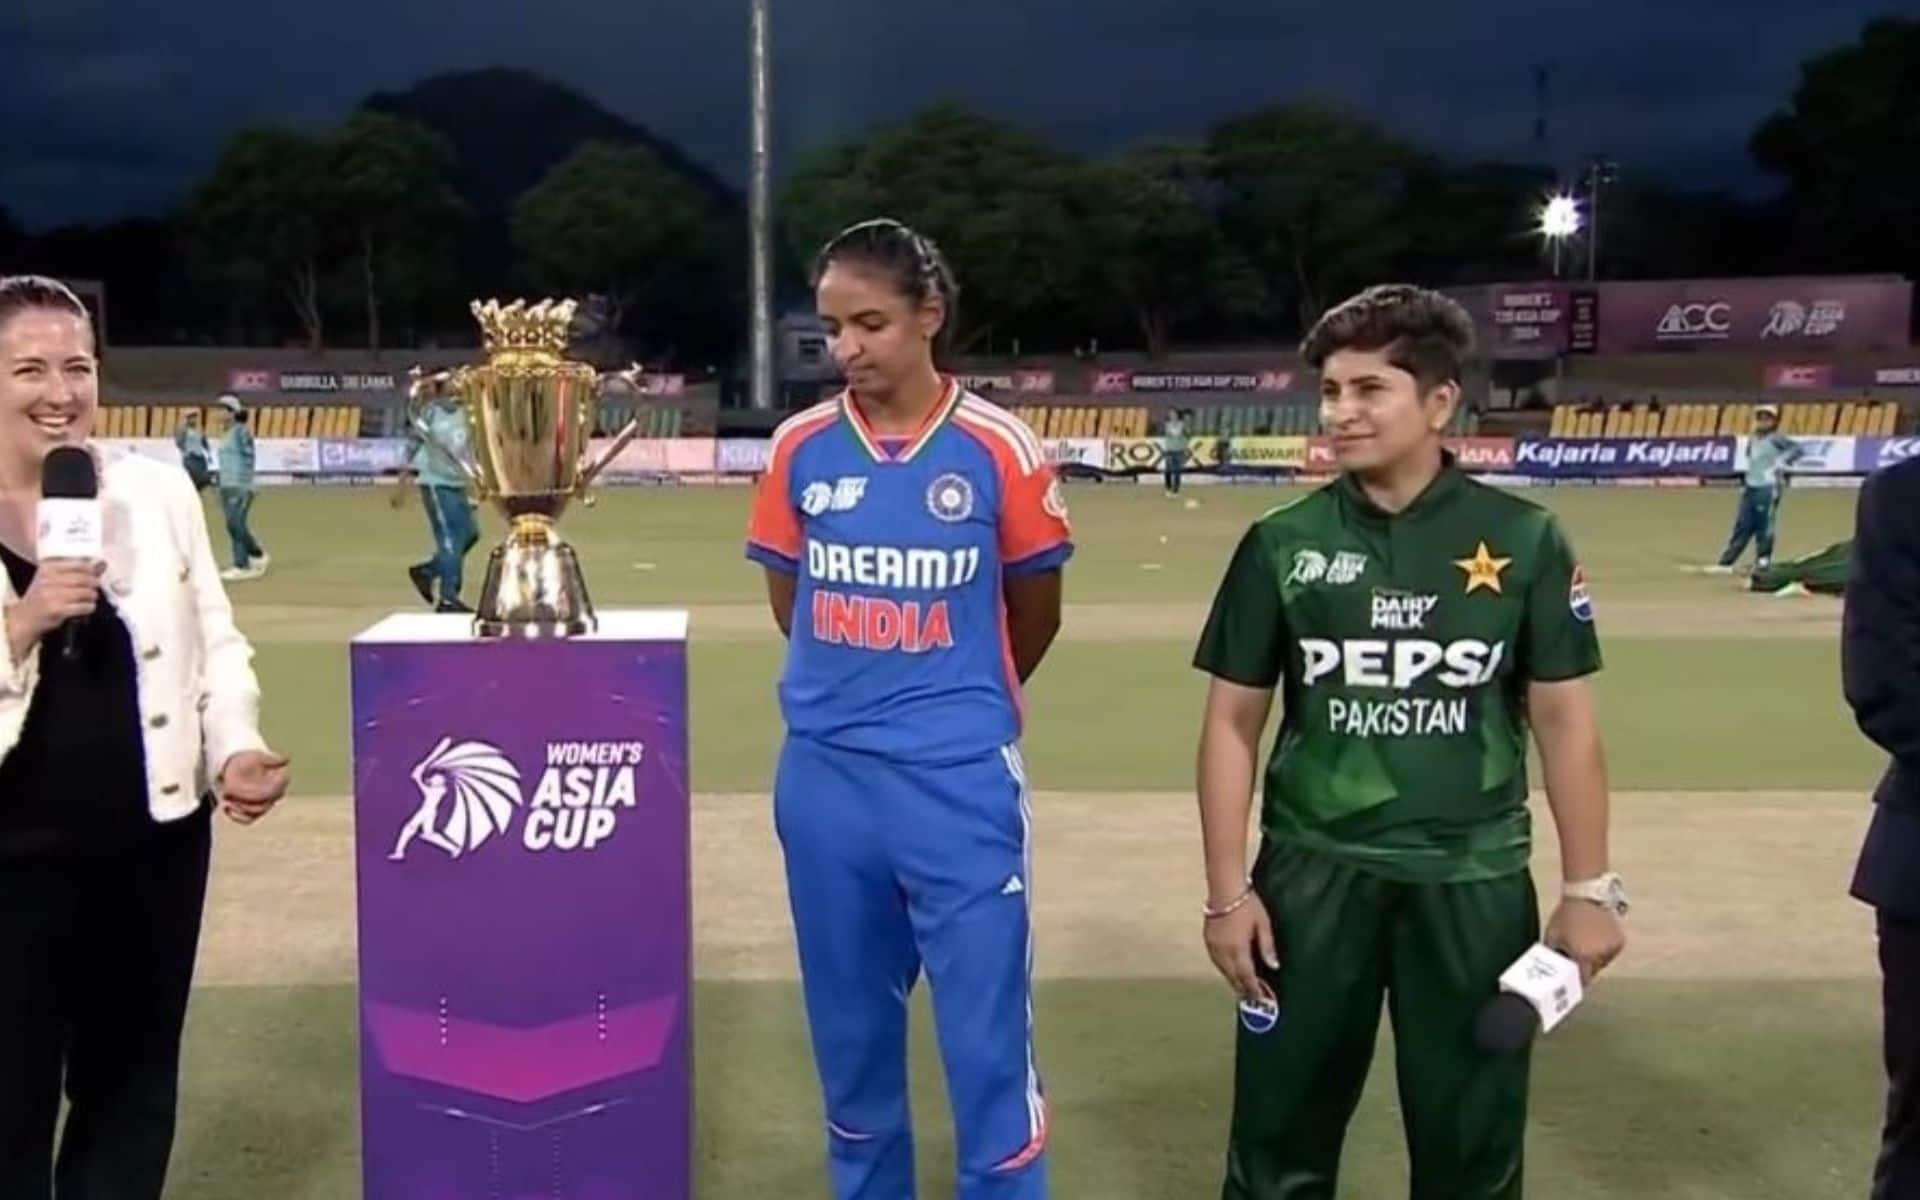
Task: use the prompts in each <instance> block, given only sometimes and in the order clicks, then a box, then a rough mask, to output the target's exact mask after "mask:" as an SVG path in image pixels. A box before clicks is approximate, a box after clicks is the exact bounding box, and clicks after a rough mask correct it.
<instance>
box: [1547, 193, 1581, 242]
mask: <svg viewBox="0 0 1920 1200" xmlns="http://www.w3.org/2000/svg"><path fill="white" fill-rule="evenodd" d="M1579 232H1580V202H1579V201H1578V200H1575V199H1574V198H1573V197H1572V196H1554V197H1551V198H1549V199H1548V200H1547V202H1546V204H1544V205H1542V206H1541V209H1540V235H1541V236H1542V237H1546V238H1552V239H1555V240H1559V239H1562V238H1570V237H1572V236H1573V235H1574V234H1576V233H1579Z"/></svg>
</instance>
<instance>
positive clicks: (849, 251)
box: [811, 217, 960, 347]
mask: <svg viewBox="0 0 1920 1200" xmlns="http://www.w3.org/2000/svg"><path fill="white" fill-rule="evenodd" d="M839 262H848V263H859V264H860V265H862V266H867V267H872V268H874V269H876V270H878V271H880V272H881V273H882V274H884V275H885V276H886V277H887V278H888V279H889V280H890V281H892V283H893V287H894V290H895V291H897V292H899V293H900V295H902V296H904V297H905V298H906V299H907V301H908V302H909V303H912V304H924V303H926V301H927V300H928V299H929V298H931V297H934V296H938V297H940V301H941V304H942V306H943V307H944V308H945V309H946V314H947V315H946V320H945V321H944V322H942V323H941V326H940V336H939V338H938V339H937V341H938V343H939V344H940V345H941V346H943V347H944V346H945V344H946V343H947V341H948V340H949V338H950V336H951V333H952V330H953V327H954V319H955V317H956V316H957V315H958V314H959V311H960V283H959V281H958V280H956V279H955V278H954V276H953V268H952V267H949V266H948V265H947V260H946V257H945V256H944V255H942V254H941V253H940V247H938V246H936V245H934V243H933V240H932V239H931V238H927V237H923V236H921V235H920V234H918V233H915V232H914V231H913V230H912V229H910V228H908V227H907V226H906V225H903V224H901V223H900V222H899V221H896V220H894V219H892V218H891V217H878V218H875V219H874V220H871V221H862V222H860V223H859V224H858V225H849V226H848V227H847V228H845V229H843V230H841V231H840V232H839V233H837V234H835V235H833V237H832V238H830V239H828V241H827V244H826V245H824V246H822V247H820V252H819V253H818V254H816V255H814V257H813V272H812V275H811V282H812V284H813V286H814V287H819V286H820V280H821V279H822V278H823V277H824V276H825V275H826V273H827V268H828V267H831V266H832V265H833V264H835V263H839Z"/></svg>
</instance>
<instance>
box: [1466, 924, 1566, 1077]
mask: <svg viewBox="0 0 1920 1200" xmlns="http://www.w3.org/2000/svg"><path fill="white" fill-rule="evenodd" d="M1585 995H1586V987H1585V984H1584V981H1583V980H1582V979H1581V976H1580V965H1579V964H1578V963H1576V962H1574V961H1573V960H1572V959H1571V958H1568V957H1567V956H1566V955H1564V954H1562V953H1560V952H1559V951H1558V950H1555V949H1553V948H1552V947H1551V946H1547V945H1543V944H1541V943H1539V942H1535V943H1534V944H1533V945H1532V946H1529V947H1528V948H1527V952H1526V953H1525V954H1522V955H1521V956H1520V957H1519V958H1517V959H1515V960H1514V962H1513V965H1512V966H1510V967H1508V968H1507V969H1506V970H1504V971H1502V972H1501V973H1500V990H1499V991H1498V992H1497V993H1496V994H1495V995H1494V997H1493V999H1491V1000H1489V1001H1487V1002H1486V1003H1485V1004H1483V1005H1481V1007H1480V1011H1479V1012H1478V1013H1477V1014H1475V1015H1474V1018H1473V1041H1474V1045H1476V1046H1478V1047H1479V1048H1480V1049H1481V1050H1482V1051H1484V1052H1485V1053H1488V1054H1512V1053H1514V1052H1515V1051H1517V1050H1519V1049H1521V1048H1522V1047H1524V1046H1525V1045H1526V1044H1527V1043H1528V1042H1531V1041H1532V1040H1533V1039H1534V1035H1536V1034H1540V1033H1549V1032H1551V1031H1552V1030H1553V1028H1554V1027H1555V1026H1557V1025H1558V1024H1560V1022H1562V1021H1564V1020H1566V1019H1567V1014H1569V1013H1571V1012H1572V1011H1573V1010H1574V1009H1575V1008H1576V1007H1578V1006H1579V1004H1580V1001H1581V1000H1582V999H1583V998H1584V997H1585Z"/></svg>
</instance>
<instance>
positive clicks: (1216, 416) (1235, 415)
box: [1013, 403, 1480, 438]
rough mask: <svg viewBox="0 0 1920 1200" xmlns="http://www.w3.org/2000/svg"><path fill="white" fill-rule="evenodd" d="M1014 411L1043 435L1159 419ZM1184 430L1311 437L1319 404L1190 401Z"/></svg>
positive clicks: (1129, 429) (1089, 411) (1147, 426)
mask: <svg viewBox="0 0 1920 1200" xmlns="http://www.w3.org/2000/svg"><path fill="white" fill-rule="evenodd" d="M1013 414H1014V415H1015V416H1017V417H1019V418H1020V419H1021V420H1022V421H1025V422H1026V423H1027V425H1028V426H1029V427H1031V428H1032V429H1033V431H1034V432H1035V433H1036V434H1038V435H1040V436H1041V437H1046V438H1074V437H1085V438H1128V437H1154V436H1157V435H1158V434H1159V432H1160V420H1159V419H1158V418H1156V417H1154V415H1153V414H1152V413H1151V411H1150V410H1148V409H1147V408H1145V407H1132V408H1125V407H1117V406H1109V405H1093V404H1082V405H1074V404H1051V405H1023V406H1020V407H1017V408H1015V409H1014V410H1013ZM1479 427H1480V422H1479V418H1478V416H1477V415H1476V414H1474V413H1471V412H1468V411H1466V410H1465V409H1462V410H1461V411H1460V412H1459V414H1458V415H1457V416H1456V417H1455V419H1454V423H1453V426H1452V427H1451V428H1449V430H1448V432H1449V433H1450V434H1453V435H1455V436H1471V435H1472V434H1474V433H1476V432H1478V430H1479ZM1188 432H1189V433H1192V434H1193V435H1195V436H1196V437H1216V436H1218V435H1220V434H1223V433H1224V434H1229V435H1231V436H1233V437H1257V436H1262V435H1277V436H1282V437H1285V436H1295V437H1310V436H1312V435H1314V434H1317V433H1319V432H1320V409H1319V406H1318V405H1315V404H1300V403H1293V404H1214V405H1206V406H1199V405H1196V406H1194V409H1193V419H1192V421H1191V422H1190V423H1189V425H1188Z"/></svg>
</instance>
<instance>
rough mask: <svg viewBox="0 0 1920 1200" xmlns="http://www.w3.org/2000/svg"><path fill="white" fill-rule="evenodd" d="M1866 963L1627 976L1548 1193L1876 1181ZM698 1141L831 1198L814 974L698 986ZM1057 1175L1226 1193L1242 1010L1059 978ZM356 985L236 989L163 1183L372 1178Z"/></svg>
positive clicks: (1391, 1121) (937, 1185)
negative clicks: (811, 1018)
mask: <svg viewBox="0 0 1920 1200" xmlns="http://www.w3.org/2000/svg"><path fill="white" fill-rule="evenodd" d="M1874 995H1875V993H1874V989H1873V987H1872V985H1871V984H1868V983H1806V984H1791V985H1781V984H1778V983H1769V982H1766V981H1756V980H1741V981H1728V982H1725V983H1720V984H1714V985H1685V984H1652V983H1645V982H1641V981H1631V982H1624V983H1621V984H1619V985H1617V986H1615V987H1613V988H1612V989H1611V990H1609V992H1608V993H1607V997H1606V1003H1605V1004H1603V1005H1600V1004H1597V1005H1595V1006H1593V1007H1592V1008H1591V1009H1589V1010H1586V1011H1583V1012H1582V1014H1581V1017H1580V1019H1579V1020H1578V1021H1575V1022H1573V1023H1571V1024H1569V1025H1568V1026H1567V1028H1566V1029H1565V1030H1564V1031H1562V1032H1557V1033H1555V1034H1554V1035H1553V1040H1552V1041H1551V1043H1549V1044H1548V1045H1547V1046H1546V1047H1544V1048H1543V1049H1542V1051H1541V1052H1540V1053H1539V1054H1538V1055H1537V1056H1536V1058H1535V1071H1534V1078H1535V1085H1534V1106H1533V1125H1532V1129H1531V1133H1530V1137H1529V1141H1528V1151H1529V1154H1528V1164H1527V1175H1528V1180H1529V1194H1530V1195H1533V1196H1539V1197H1546V1198H1550V1200H1707V1198H1709V1197H1711V1198H1715V1200H1825V1198H1827V1197H1836V1198H1837V1197H1842V1196H1846V1197H1852V1196H1858V1195H1863V1194H1865V1187H1864V1179H1865V1176H1866V1172H1867V1170H1868V1167H1869V1164H1870V1163H1871V1160H1872V1152H1873V1142H1874V1136H1873V1131H1874V1129H1875V1128H1876V1122H1877V1121H1878V1117H1879V1114H1878V1097H1877V1096H1876V1094H1875V1093H1874V1091H1873V1088H1872V1086H1871V1082H1870V1081H1871V1080H1872V1078H1873V1073H1874V1071H1875V1069H1876V1064H1875V1059H1874V1055H1873V1044H1872V1039H1871V1038H1870V1037H1868V1036H1865V1034H1864V1031H1865V1030H1867V1029H1869V1028H1870V1026H1871V1024H1872V1022H1873V1020H1874V1019H1875V1018H1874V1011H1873V1006H1874ZM696 1003H697V1012H698V1016H697V1017H696V1022H697V1028H696V1043H697V1045H696V1051H695V1061H696V1063H698V1064H699V1078H698V1083H697V1088H696V1090H697V1114H698V1115H697V1120H696V1126H697V1136H696V1153H697V1156H698V1161H699V1180H700V1195H701V1196H702V1197H711V1198H713V1200H735V1198H741V1200H745V1198H748V1197H753V1198H759V1197H769V1198H771V1197H779V1198H781V1200H801V1198H811V1197H820V1196H825V1195H826V1192H825V1187H824V1180H823V1167H822V1165H821V1156H822V1153H823V1143H822V1141H821V1139H820V1137H819V1136H818V1130H819V1129H820V1121H819V1112H820V1109H819V1100H818V1097H817V1095H816V1094H815V1092H814V1086H813V1074H812V1070H813V1068H812V1063H811V1061H810V1059H809V1058H808V1056H807V1049H806V1030H805V1024H804V1021H803V1019H802V1017H801V1014H800V999H799V995H798V989H797V988H796V987H793V986H790V985H781V984H744V983H726V984H703V985H702V986H701V987H700V989H699V993H698V996H697V998H696ZM1036 1010H1037V1012H1038V1014H1039V1041H1040V1045H1041V1047H1042V1061H1041V1067H1042V1069H1043V1070H1044V1071H1046V1072H1047V1075H1048V1080H1049V1087H1050V1091H1051V1096H1052V1102H1053V1106H1054V1117H1055V1125H1056V1128H1057V1134H1056V1138H1055V1141H1054V1143H1053V1168H1052V1169H1053V1181H1054V1184H1055V1187H1054V1194H1055V1195H1058V1196H1062V1197H1068V1198H1075V1200H1077V1198H1082V1197H1084V1198H1089V1200H1093V1198H1098V1200H1205V1198H1206V1197H1210V1196H1216V1195H1218V1194H1219V1171H1220V1163H1221V1154H1222V1150H1223V1146H1224V1139H1225V1136H1226V1127H1227V1114H1228V1111H1229V1101H1230V1091H1229V1088H1230V1081H1231V1078H1232V1066H1233V1062H1232V1053H1233V1035H1232V1022H1233V1015H1232V1010H1231V1006H1230V1005H1227V1004H1223V1003H1222V993H1221V992H1220V991H1219V989H1218V988H1217V987H1215V986H1213V985H1211V984H1205V983H1200V982H1193V983H1185V982H1174V981H1169V982H1164V983H1155V982H1148V983H1142V982H1138V981H1130V982H1128V983H1127V984H1126V985H1125V986H1114V985H1108V984H1103V983H1100V982H1097V981H1084V982H1082V981H1075V982H1053V983H1043V984H1041V985H1040V987H1039V988H1038V990H1037V996H1036ZM928 1015H929V1014H928V1013H927V1012H926V1011H925V1005H924V1003H922V1004H921V1011H920V1012H919V1013H917V1014H916V1020H915V1022H914V1029H915V1041H914V1047H913V1052H914V1069H913V1079H914V1108H915V1114H916V1121H917V1127H916V1140H917V1142H918V1145H919V1150H920V1159H921V1181H922V1193H921V1194H922V1195H923V1196H927V1197H943V1196H950V1195H951V1194H952V1192H951V1184H950V1183H949V1182H948V1180H949V1179H950V1176H949V1174H948V1172H950V1171H951V1170H952V1161H953V1144H952V1138H951V1136H950V1133H949V1126H948V1123H947V1108H946V1101H945V1097H944V1095H943V1094H942V1091H941V1088H942V1086H943V1085H942V1081H941V1077H940V1072H939V1066H938V1058H937V1055H936V1054H935V1051H934V1048H933V1045H932V1037H931V1022H930V1021H929V1020H928V1019H927V1017H928ZM353 1026H354V1014H353V996H352V993H351V991H349V990H348V989H345V988H295V989H252V988H220V989H210V990H206V991H203V992H201V993H200V995H199V996H197V997H196V999H195V1002H194V1010H193V1013H192V1016H191V1021H190V1046H189V1049H188V1055H187V1064H186V1076H187V1089H188V1091H187V1097H186V1099H187V1104H186V1111H185V1113H184V1114H183V1122H182V1127H181V1130H180V1141H179V1150H178V1156H177V1159H176V1162H177V1168H178V1169H177V1171H176V1174H175V1176H174V1179H173V1182H172V1186H171V1189H170V1192H171V1194H172V1195H175V1196H180V1197H183V1198H186V1197H192V1198H194V1200H201V1198H206V1200H228V1198H232V1200H241V1198H242V1197H245V1198H247V1200H255V1198H260V1197H273V1198H274V1200H340V1198H341V1197H346V1196H354V1195H357V1194H358V1191H357V1188H358V1184H359V1177H358V1170H359V1167H358V1159H357V1151H356V1146H357V1143H358V1138H359V1125H358V1121H359V1114H358V1111H357V1109H356V1106H355V1102H354V1092H355V1087H356V1080H357V1074H356V1072H357V1062H356V1059H355V1057H354V1056H355V1047H354V1042H353V1038H352V1035H351V1030H352V1029H353ZM1405 1174H1406V1166H1405V1154H1404V1152H1403V1151H1402V1150H1401V1148H1400V1131H1399V1113H1398V1109H1397V1106H1396V1105H1395V1104H1394V1102H1393V1079H1392V1045H1391V1041H1390V1039H1389V1038H1388V1037H1386V1036H1385V1034H1384V1032H1383V1036H1382V1039H1381V1043H1380V1047H1379V1051H1378V1052H1377V1053H1376V1056H1375V1061H1374V1071H1373V1078H1372V1080H1371V1082H1370V1084H1369V1086H1368V1090H1367V1098H1366V1099H1365V1100H1364V1101H1363V1103H1362V1104H1361V1107H1360V1111H1359V1113H1358V1114H1357V1115H1356V1117H1355V1119H1354V1123H1353V1127H1352V1131H1351V1134H1350V1137H1349V1139H1348V1149H1347V1154H1346V1159H1345V1164H1344V1169H1343V1185H1342V1194H1343V1195H1346V1196H1352V1197H1356V1198H1361V1197H1364V1198H1367V1200H1375V1198H1380V1197H1390V1196H1395V1195H1405V1186H1406V1185H1405V1183H1404V1180H1405Z"/></svg>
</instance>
